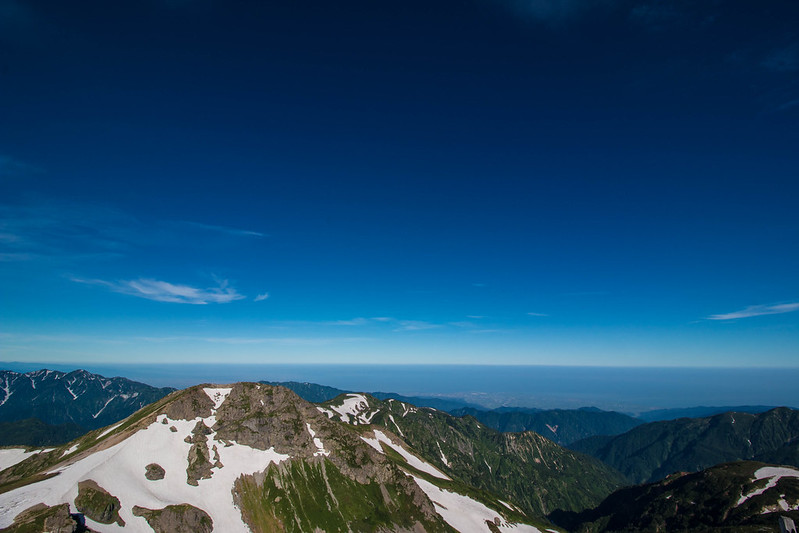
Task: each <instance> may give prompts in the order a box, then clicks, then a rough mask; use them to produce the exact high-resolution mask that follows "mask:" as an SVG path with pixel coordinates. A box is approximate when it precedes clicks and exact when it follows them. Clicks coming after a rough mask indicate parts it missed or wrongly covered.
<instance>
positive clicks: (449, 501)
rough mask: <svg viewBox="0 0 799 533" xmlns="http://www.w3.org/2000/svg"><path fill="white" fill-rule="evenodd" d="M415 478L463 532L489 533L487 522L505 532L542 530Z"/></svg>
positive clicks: (518, 532)
mask: <svg viewBox="0 0 799 533" xmlns="http://www.w3.org/2000/svg"><path fill="white" fill-rule="evenodd" d="M413 479H414V481H416V484H417V485H419V488H421V489H422V490H423V491H424V493H425V494H427V497H428V498H430V499H431V500H432V501H433V506H434V507H435V509H436V512H437V513H438V514H439V515H441V517H442V518H443V519H444V520H445V521H446V522H447V523H448V524H449V525H450V526H452V527H453V528H455V529H456V530H457V531H459V532H460V533H490V532H491V530H490V529H489V528H488V525H487V524H486V522H487V521H488V522H492V523H493V524H494V525H495V526H496V528H497V529H499V531H503V532H514V533H541V530H540V529H538V528H535V527H533V526H529V525H527V524H514V523H511V522H508V521H507V520H505V519H504V518H503V517H502V516H500V515H499V513H497V512H496V511H494V510H492V509H490V508H489V507H487V506H486V505H485V504H482V503H480V502H478V501H476V500H473V499H471V498H469V497H468V496H464V495H462V494H458V493H457V492H450V491H448V490H443V489H440V488H438V487H436V486H435V485H433V484H432V483H430V482H429V481H425V480H424V479H421V478H418V477H415V476H414V477H413Z"/></svg>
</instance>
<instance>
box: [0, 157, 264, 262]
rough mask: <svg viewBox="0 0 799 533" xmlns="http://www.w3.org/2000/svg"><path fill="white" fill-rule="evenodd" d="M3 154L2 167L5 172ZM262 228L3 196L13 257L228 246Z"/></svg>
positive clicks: (69, 257) (1, 239)
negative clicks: (6, 199) (13, 200)
mask: <svg viewBox="0 0 799 533" xmlns="http://www.w3.org/2000/svg"><path fill="white" fill-rule="evenodd" d="M3 164H4V163H3V162H2V159H0V173H2V165H3ZM264 236H265V235H264V234H263V233H259V232H257V231H250V230H244V229H237V228H231V227H225V226H217V225H210V224H204V223H198V222H174V221H172V222H170V221H163V220H152V219H151V220H146V219H142V218H139V217H135V216H132V215H130V214H129V213H126V212H124V211H122V210H119V209H116V208H114V207H112V206H108V205H95V204H85V203H72V202H64V201H60V200H59V201H39V202H36V203H27V204H13V205H11V204H3V203H2V200H0V253H5V254H18V255H8V256H6V257H7V258H6V261H10V260H18V261H22V260H31V259H42V260H49V261H53V262H74V261H82V260H86V259H96V258H97V257H98V254H112V255H111V256H110V257H120V256H130V255H134V254H136V253H140V252H143V251H147V252H151V251H152V249H153V248H156V249H163V248H169V249H171V250H172V249H175V248H180V249H182V250H186V251H191V250H196V249H200V248H202V249H207V248H208V247H209V246H211V245H214V246H227V245H228V244H230V243H231V241H232V242H234V243H235V242H240V238H242V237H245V238H246V237H249V238H253V237H254V238H260V237H264Z"/></svg>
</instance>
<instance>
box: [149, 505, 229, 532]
mask: <svg viewBox="0 0 799 533" xmlns="http://www.w3.org/2000/svg"><path fill="white" fill-rule="evenodd" d="M133 515H134V516H141V517H144V519H145V520H147V523H148V524H150V527H151V528H153V531H155V533H211V531H213V529H214V522H213V520H211V517H210V516H208V513H206V512H205V511H203V510H202V509H198V508H197V507H194V506H193V505H189V504H187V503H184V504H181V505H167V506H166V507H164V508H163V509H147V508H145V507H139V506H138V505H136V506H134V507H133Z"/></svg>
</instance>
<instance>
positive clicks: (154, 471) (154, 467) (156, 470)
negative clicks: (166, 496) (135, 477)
mask: <svg viewBox="0 0 799 533" xmlns="http://www.w3.org/2000/svg"><path fill="white" fill-rule="evenodd" d="M165 475H166V471H165V470H164V467H162V466H161V465H159V464H158V463H150V464H148V465H147V470H146V471H145V472H144V477H146V478H147V479H149V480H150V481H158V480H159V479H164V476H165Z"/></svg>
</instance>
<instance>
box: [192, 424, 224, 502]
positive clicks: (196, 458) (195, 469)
mask: <svg viewBox="0 0 799 533" xmlns="http://www.w3.org/2000/svg"><path fill="white" fill-rule="evenodd" d="M210 434H211V429H210V428H209V427H208V426H206V425H205V422H203V421H202V420H199V421H198V422H197V424H196V425H195V426H194V429H193V430H192V431H191V435H192V436H191V439H190V440H189V442H191V449H190V450H189V457H188V459H189V466H188V467H186V483H188V484H189V485H194V486H195V487H196V486H197V485H198V481H199V480H201V479H210V477H211V475H212V474H213V472H212V471H211V469H212V468H213V467H214V464H213V463H211V460H210V458H209V457H208V435H210ZM218 460H219V456H218V455H217V462H218Z"/></svg>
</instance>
